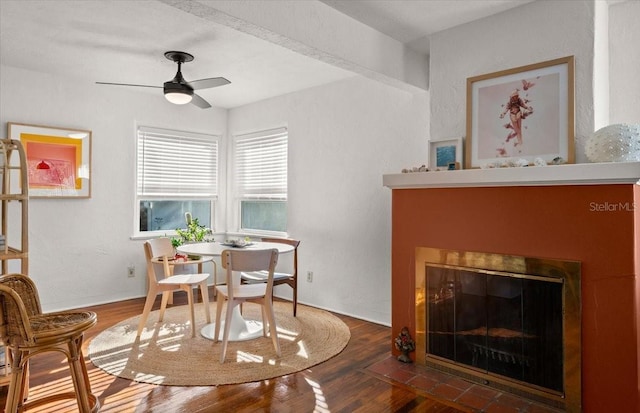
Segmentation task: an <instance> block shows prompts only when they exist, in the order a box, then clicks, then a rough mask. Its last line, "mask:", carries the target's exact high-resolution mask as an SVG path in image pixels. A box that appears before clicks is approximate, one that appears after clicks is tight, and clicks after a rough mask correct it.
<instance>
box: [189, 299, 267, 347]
mask: <svg viewBox="0 0 640 413" xmlns="http://www.w3.org/2000/svg"><path fill="white" fill-rule="evenodd" d="M224 324H225V322H224V320H223V321H222V322H221V323H220V333H219V336H218V340H220V341H222V336H223V335H224ZM215 327H216V324H215V323H211V324H207V325H205V326H204V327H202V329H201V330H200V334H201V335H202V337H204V338H207V339H209V340H214V338H215V334H216V330H215ZM258 337H262V322H261V321H256V320H245V319H244V318H242V314H240V307H239V306H237V307H235V308H234V309H233V315H232V317H231V328H230V329H229V341H244V340H251V339H254V338H258Z"/></svg>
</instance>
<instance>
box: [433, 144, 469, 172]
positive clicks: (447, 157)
mask: <svg viewBox="0 0 640 413" xmlns="http://www.w3.org/2000/svg"><path fill="white" fill-rule="evenodd" d="M462 153H463V152H462V138H451V139H442V140H437V141H430V142H429V170H432V171H436V170H451V169H460V166H461V165H462V161H463V159H462Z"/></svg>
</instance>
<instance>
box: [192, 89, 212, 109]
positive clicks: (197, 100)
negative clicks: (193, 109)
mask: <svg viewBox="0 0 640 413" xmlns="http://www.w3.org/2000/svg"><path fill="white" fill-rule="evenodd" d="M191 103H193V104H194V105H196V106H197V107H199V108H200V109H207V108H210V107H211V105H210V104H209V102H207V101H206V100H204V99H202V98H201V97H200V96H198V95H196V94H195V93H194V94H193V98H192V99H191Z"/></svg>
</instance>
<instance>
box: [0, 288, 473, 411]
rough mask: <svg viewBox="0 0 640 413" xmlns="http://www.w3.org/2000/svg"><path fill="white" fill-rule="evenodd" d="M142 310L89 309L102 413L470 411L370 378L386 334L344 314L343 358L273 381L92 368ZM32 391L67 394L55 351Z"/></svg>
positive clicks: (39, 366) (385, 351)
mask: <svg viewBox="0 0 640 413" xmlns="http://www.w3.org/2000/svg"><path fill="white" fill-rule="evenodd" d="M211 296H213V295H211ZM158 302H159V300H157V301H156V306H155V308H157V307H158ZM183 302H184V299H183V297H180V296H179V294H176V305H179V304H181V303H183ZM143 304H144V300H143V299H135V300H128V301H122V302H118V303H112V304H106V305H100V306H95V307H88V309H89V310H92V311H95V312H96V313H97V314H98V324H97V326H96V327H94V328H92V329H91V330H89V332H88V333H87V334H86V335H85V343H84V347H85V359H86V363H87V368H88V371H89V376H90V379H91V384H92V388H93V393H94V394H95V395H96V396H97V397H98V398H99V400H100V403H101V405H102V407H101V410H100V411H101V412H162V413H164V412H168V413H174V412H189V413H194V412H320V413H327V412H367V413H369V412H433V413H458V412H469V411H470V409H468V408H465V407H461V406H457V405H454V404H453V403H451V402H448V401H445V400H436V399H434V398H432V397H431V396H429V395H426V394H424V393H422V392H420V391H418V390H416V389H413V388H411V387H410V386H407V385H404V384H402V383H398V382H394V381H392V380H385V379H383V378H380V377H379V376H376V375H375V374H372V373H370V372H368V371H367V370H366V368H367V367H368V366H370V365H371V364H373V363H375V362H376V361H380V360H382V359H385V358H388V357H389V354H390V349H391V347H390V346H391V330H390V328H388V327H384V326H380V325H377V324H373V323H369V322H366V321H362V320H358V319H355V318H351V317H346V316H342V315H337V316H338V317H340V319H342V320H343V321H344V322H345V323H346V324H347V326H349V328H350V330H351V340H350V341H349V344H348V345H347V347H346V348H345V349H344V351H342V353H340V354H339V355H337V356H336V357H334V358H332V359H330V360H328V361H326V362H324V363H322V364H319V365H317V366H315V367H312V368H310V369H307V370H303V371H301V372H298V373H295V374H291V375H288V376H283V377H279V378H276V379H273V380H265V381H261V382H255V383H246V384H240V385H226V386H217V387H213V386H208V387H176V386H157V385H150V384H142V383H136V382H132V381H130V380H125V379H120V378H117V377H115V376H111V375H108V374H106V373H104V372H103V371H102V370H100V369H98V368H96V367H94V366H93V364H92V363H91V361H90V360H89V359H88V358H87V357H86V353H87V351H86V347H87V345H88V343H89V341H90V340H91V338H92V337H94V336H95V335H96V334H98V333H99V332H100V331H102V330H103V329H105V328H108V327H110V326H112V325H114V324H116V323H118V322H120V321H122V320H124V319H126V318H129V317H132V316H135V315H138V314H140V313H141V312H142V307H143ZM211 362H215V360H213V359H212V361H211ZM185 368H189V366H185ZM30 389H31V390H30V391H31V392H30V398H31V397H33V398H37V397H39V396H41V395H44V394H49V393H53V392H60V391H72V389H73V387H72V384H71V382H70V379H69V373H68V369H67V368H66V364H65V363H64V359H63V357H61V356H59V355H57V354H55V353H48V354H44V355H40V356H37V357H35V358H34V359H33V360H32V362H31V388H30ZM2 390H3V391H2V394H1V395H0V406H4V402H5V396H6V387H5V388H3V389H2ZM38 411H40V412H52V413H53V412H56V413H59V412H60V413H61V412H75V411H77V407H76V405H75V402H74V401H69V402H66V401H65V402H58V403H54V404H52V405H49V406H47V407H46V408H41V409H39V410H38Z"/></svg>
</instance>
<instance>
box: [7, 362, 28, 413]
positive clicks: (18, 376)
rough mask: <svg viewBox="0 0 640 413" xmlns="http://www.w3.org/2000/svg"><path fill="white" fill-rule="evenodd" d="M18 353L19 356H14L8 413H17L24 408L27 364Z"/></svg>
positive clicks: (8, 395) (8, 394) (8, 397)
mask: <svg viewBox="0 0 640 413" xmlns="http://www.w3.org/2000/svg"><path fill="white" fill-rule="evenodd" d="M16 353H17V354H14V360H13V365H12V366H11V381H10V382H9V391H8V393H7V402H6V405H5V412H7V413H15V412H17V411H18V409H19V408H21V407H22V403H23V402H24V399H23V397H24V390H25V385H26V384H27V382H26V380H25V373H26V369H27V362H26V361H24V362H23V360H22V357H23V355H22V353H21V352H20V351H17V352H16Z"/></svg>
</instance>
